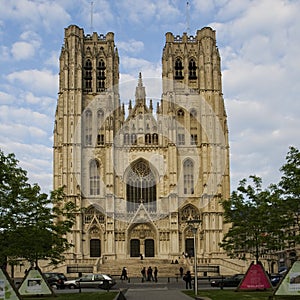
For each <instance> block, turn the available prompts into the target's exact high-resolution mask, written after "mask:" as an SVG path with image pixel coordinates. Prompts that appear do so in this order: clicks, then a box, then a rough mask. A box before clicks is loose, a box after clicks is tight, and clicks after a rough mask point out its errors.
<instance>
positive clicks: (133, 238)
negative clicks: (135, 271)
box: [128, 224, 156, 257]
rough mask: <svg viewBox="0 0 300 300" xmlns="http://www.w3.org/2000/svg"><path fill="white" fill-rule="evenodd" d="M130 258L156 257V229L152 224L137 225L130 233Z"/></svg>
mask: <svg viewBox="0 0 300 300" xmlns="http://www.w3.org/2000/svg"><path fill="white" fill-rule="evenodd" d="M128 236H129V251H130V257H140V256H141V255H142V256H143V257H155V236H156V234H155V229H154V228H152V226H151V224H136V225H135V226H134V227H133V228H132V229H131V230H130V232H129V234H128Z"/></svg>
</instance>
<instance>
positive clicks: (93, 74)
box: [53, 25, 230, 270]
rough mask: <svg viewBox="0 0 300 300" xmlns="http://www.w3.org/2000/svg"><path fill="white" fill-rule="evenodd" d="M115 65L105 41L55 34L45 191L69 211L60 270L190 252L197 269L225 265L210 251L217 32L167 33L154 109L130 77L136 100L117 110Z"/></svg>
mask: <svg viewBox="0 0 300 300" xmlns="http://www.w3.org/2000/svg"><path fill="white" fill-rule="evenodd" d="M119 63H120V58H119V55H118V50H117V45H116V44H115V41H114V33H112V32H108V33H107V34H98V33H96V32H94V33H93V34H85V33H84V30H83V29H82V28H79V27H78V26H76V25H70V26H69V27H68V28H66V29H65V37H64V44H63V46H62V50H61V54H60V69H59V92H58V101H57V107H56V115H55V125H54V170H53V181H54V183H53V184H54V186H53V188H54V189H57V188H59V187H62V186H64V187H65V189H64V191H65V195H66V200H67V201H73V202H74V203H75V204H76V205H77V207H78V208H79V212H78V215H77V216H76V223H75V225H74V227H73V229H72V232H71V233H70V234H69V236H68V240H69V241H70V242H71V243H72V244H73V245H74V246H73V247H72V248H71V250H70V251H69V253H67V260H66V264H67V267H69V268H72V266H74V265H75V263H76V265H77V266H78V265H80V266H82V269H81V270H95V269H99V265H101V264H103V263H104V262H106V263H107V262H111V263H117V262H118V261H124V260H127V261H130V260H136V259H150V260H151V259H153V260H156V261H158V260H169V261H172V260H176V259H178V258H180V257H181V256H182V255H184V256H189V257H194V255H195V253H196V256H197V260H198V262H199V263H200V264H201V263H205V264H213V265H218V266H222V265H225V264H226V263H227V264H228V262H227V261H226V259H227V257H226V255H225V254H224V251H222V249H221V248H220V247H219V243H220V242H221V240H222V238H223V235H224V232H226V230H227V229H228V228H227V226H228V225H227V224H225V223H224V221H223V210H222V206H221V204H220V201H221V200H222V199H228V198H229V196H230V173H229V143H228V127H227V116H226V111H225V105H224V99H223V94H222V76H221V61H220V55H219V51H218V48H217V46H216V34H215V31H214V30H212V29H211V28H210V27H204V28H202V29H201V30H198V31H197V33H196V35H195V36H189V35H187V34H186V33H183V35H182V36H180V35H173V34H172V33H170V32H168V33H166V35H165V46H164V48H163V50H162V78H161V79H160V80H159V84H160V88H161V96H160V99H159V100H158V101H156V102H155V101H154V100H155V99H149V97H147V87H146V86H145V82H146V79H145V78H143V76H142V74H141V73H140V74H137V77H136V83H135V87H134V88H133V90H132V98H133V99H134V100H129V99H126V101H123V103H122V101H121V98H122V95H121V88H120V86H121V84H120V82H119ZM157 84H158V83H157ZM134 89H135V90H134ZM154 102H155V103H154ZM195 220H196V222H195ZM193 222H195V223H197V228H196V229H197V231H196V233H195V231H193V228H192V227H191V225H190V224H191V223H193ZM195 247H196V249H195Z"/></svg>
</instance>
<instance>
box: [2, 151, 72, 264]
mask: <svg viewBox="0 0 300 300" xmlns="http://www.w3.org/2000/svg"><path fill="white" fill-rule="evenodd" d="M53 203H55V207H53ZM75 213H76V207H75V205H74V203H65V202H64V193H63V189H62V188H61V189H59V190H57V191H53V192H52V193H51V195H50V197H48V195H47V194H45V193H41V190H40V187H39V186H38V185H37V184H34V185H30V184H29V183H28V178H27V176H26V171H24V170H23V169H22V168H20V167H18V161H17V159H16V158H15V156H14V154H9V155H8V156H5V155H4V153H3V152H2V151H1V150H0V244H1V247H0V258H1V261H2V262H1V264H2V265H3V264H6V262H7V258H8V257H9V260H10V263H13V262H14V260H17V259H19V258H25V259H27V260H28V261H30V262H36V263H37V261H38V260H39V259H50V261H51V262H52V263H53V264H57V263H59V262H60V261H62V260H63V259H64V257H63V252H64V251H65V250H67V249H68V248H69V247H70V246H71V244H70V243H69V242H68V241H67V239H66V237H65V235H66V234H67V233H68V232H69V231H70V230H71V227H72V226H73V224H74V218H75Z"/></svg>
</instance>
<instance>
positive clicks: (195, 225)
mask: <svg viewBox="0 0 300 300" xmlns="http://www.w3.org/2000/svg"><path fill="white" fill-rule="evenodd" d="M200 223H201V220H199V219H189V220H187V224H188V225H189V227H190V229H191V230H192V232H193V235H194V273H195V281H194V287H195V296H197V294H198V275H197V246H196V233H197V230H198V227H199V225H200Z"/></svg>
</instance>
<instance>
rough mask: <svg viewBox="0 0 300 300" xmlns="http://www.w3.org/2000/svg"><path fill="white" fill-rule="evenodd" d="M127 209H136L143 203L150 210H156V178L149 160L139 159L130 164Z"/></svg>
mask: <svg viewBox="0 0 300 300" xmlns="http://www.w3.org/2000/svg"><path fill="white" fill-rule="evenodd" d="M126 200H127V211H129V212H133V211H136V210H137V208H138V207H139V205H140V203H143V204H144V206H145V208H146V209H147V210H148V211H156V179H155V175H154V174H153V172H152V170H151V168H150V165H149V162H148V161H146V160H144V159H139V160H138V161H137V162H135V163H134V164H132V165H131V166H130V170H129V172H128V174H127V180H126Z"/></svg>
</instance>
